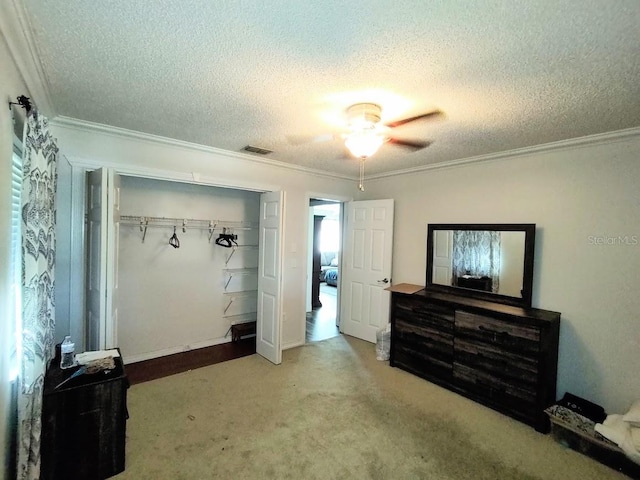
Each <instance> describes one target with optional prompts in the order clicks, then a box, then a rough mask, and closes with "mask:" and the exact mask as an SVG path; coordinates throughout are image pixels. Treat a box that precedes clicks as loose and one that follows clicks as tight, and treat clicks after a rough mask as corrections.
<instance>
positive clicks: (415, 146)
mask: <svg viewBox="0 0 640 480" xmlns="http://www.w3.org/2000/svg"><path fill="white" fill-rule="evenodd" d="M387 142H388V143H391V144H393V145H398V146H400V147H405V148H408V149H410V150H413V151H418V150H422V149H423V148H426V147H428V146H429V145H431V142H427V141H420V140H402V139H400V138H389V139H388V140H387Z"/></svg>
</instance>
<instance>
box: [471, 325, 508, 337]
mask: <svg viewBox="0 0 640 480" xmlns="http://www.w3.org/2000/svg"><path fill="white" fill-rule="evenodd" d="M478 330H480V331H482V332H487V333H490V334H492V335H503V336H509V335H510V333H509V332H504V331H503V332H500V331H498V330H493V329H491V328H487V327H485V326H484V325H480V326H479V327H478Z"/></svg>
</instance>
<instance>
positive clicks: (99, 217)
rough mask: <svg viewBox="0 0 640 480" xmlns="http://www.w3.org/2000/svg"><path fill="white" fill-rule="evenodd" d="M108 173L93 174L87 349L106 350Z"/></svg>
mask: <svg viewBox="0 0 640 480" xmlns="http://www.w3.org/2000/svg"><path fill="white" fill-rule="evenodd" d="M107 191H108V187H107V173H106V171H105V170H104V169H102V168H100V169H98V170H94V171H93V172H89V175H88V188H87V196H88V198H87V210H88V212H87V213H88V215H87V216H88V219H87V245H88V248H89V255H88V262H87V280H86V288H87V318H86V324H87V329H86V332H87V338H86V339H85V341H86V346H87V350H98V349H100V348H102V347H103V345H102V343H101V342H102V341H103V340H104V333H103V332H105V330H106V315H105V313H106V302H107V293H106V292H107V277H106V271H107V248H106V246H107V230H106V228H105V226H106V224H107V209H106V205H107Z"/></svg>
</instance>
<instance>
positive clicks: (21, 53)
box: [0, 0, 55, 118]
mask: <svg viewBox="0 0 640 480" xmlns="http://www.w3.org/2000/svg"><path fill="white" fill-rule="evenodd" d="M28 18H29V17H28V15H27V14H26V11H25V6H24V3H23V1H22V0H5V1H2V2H0V33H2V36H3V37H4V39H5V41H6V42H7V47H8V49H9V54H10V55H11V58H12V59H13V61H14V63H15V64H16V66H17V67H18V71H19V73H20V76H21V77H22V80H23V81H24V83H25V85H26V87H27V90H28V92H18V93H19V94H23V95H27V94H28V95H27V96H29V98H30V99H31V101H32V104H33V105H35V106H36V108H37V109H38V111H40V112H42V113H43V114H44V115H46V116H47V117H50V118H51V117H54V116H55V108H54V106H53V102H52V101H51V95H50V93H49V92H50V89H49V81H48V79H47V77H46V75H45V73H44V69H43V68H42V63H41V61H40V57H39V55H38V50H37V46H36V43H35V41H34V39H33V34H32V31H33V30H32V27H31V24H30V23H29V19H28Z"/></svg>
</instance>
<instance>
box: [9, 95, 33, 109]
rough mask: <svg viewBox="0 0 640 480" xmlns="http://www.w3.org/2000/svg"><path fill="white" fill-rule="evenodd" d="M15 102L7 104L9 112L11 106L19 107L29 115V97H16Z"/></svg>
mask: <svg viewBox="0 0 640 480" xmlns="http://www.w3.org/2000/svg"><path fill="white" fill-rule="evenodd" d="M16 100H18V101H17V102H9V110H11V105H19V106H21V107H22V108H24V109H25V110H26V111H27V113H29V112H30V111H31V100H29V97H25V96H24V95H20V96H19V97H16Z"/></svg>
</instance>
